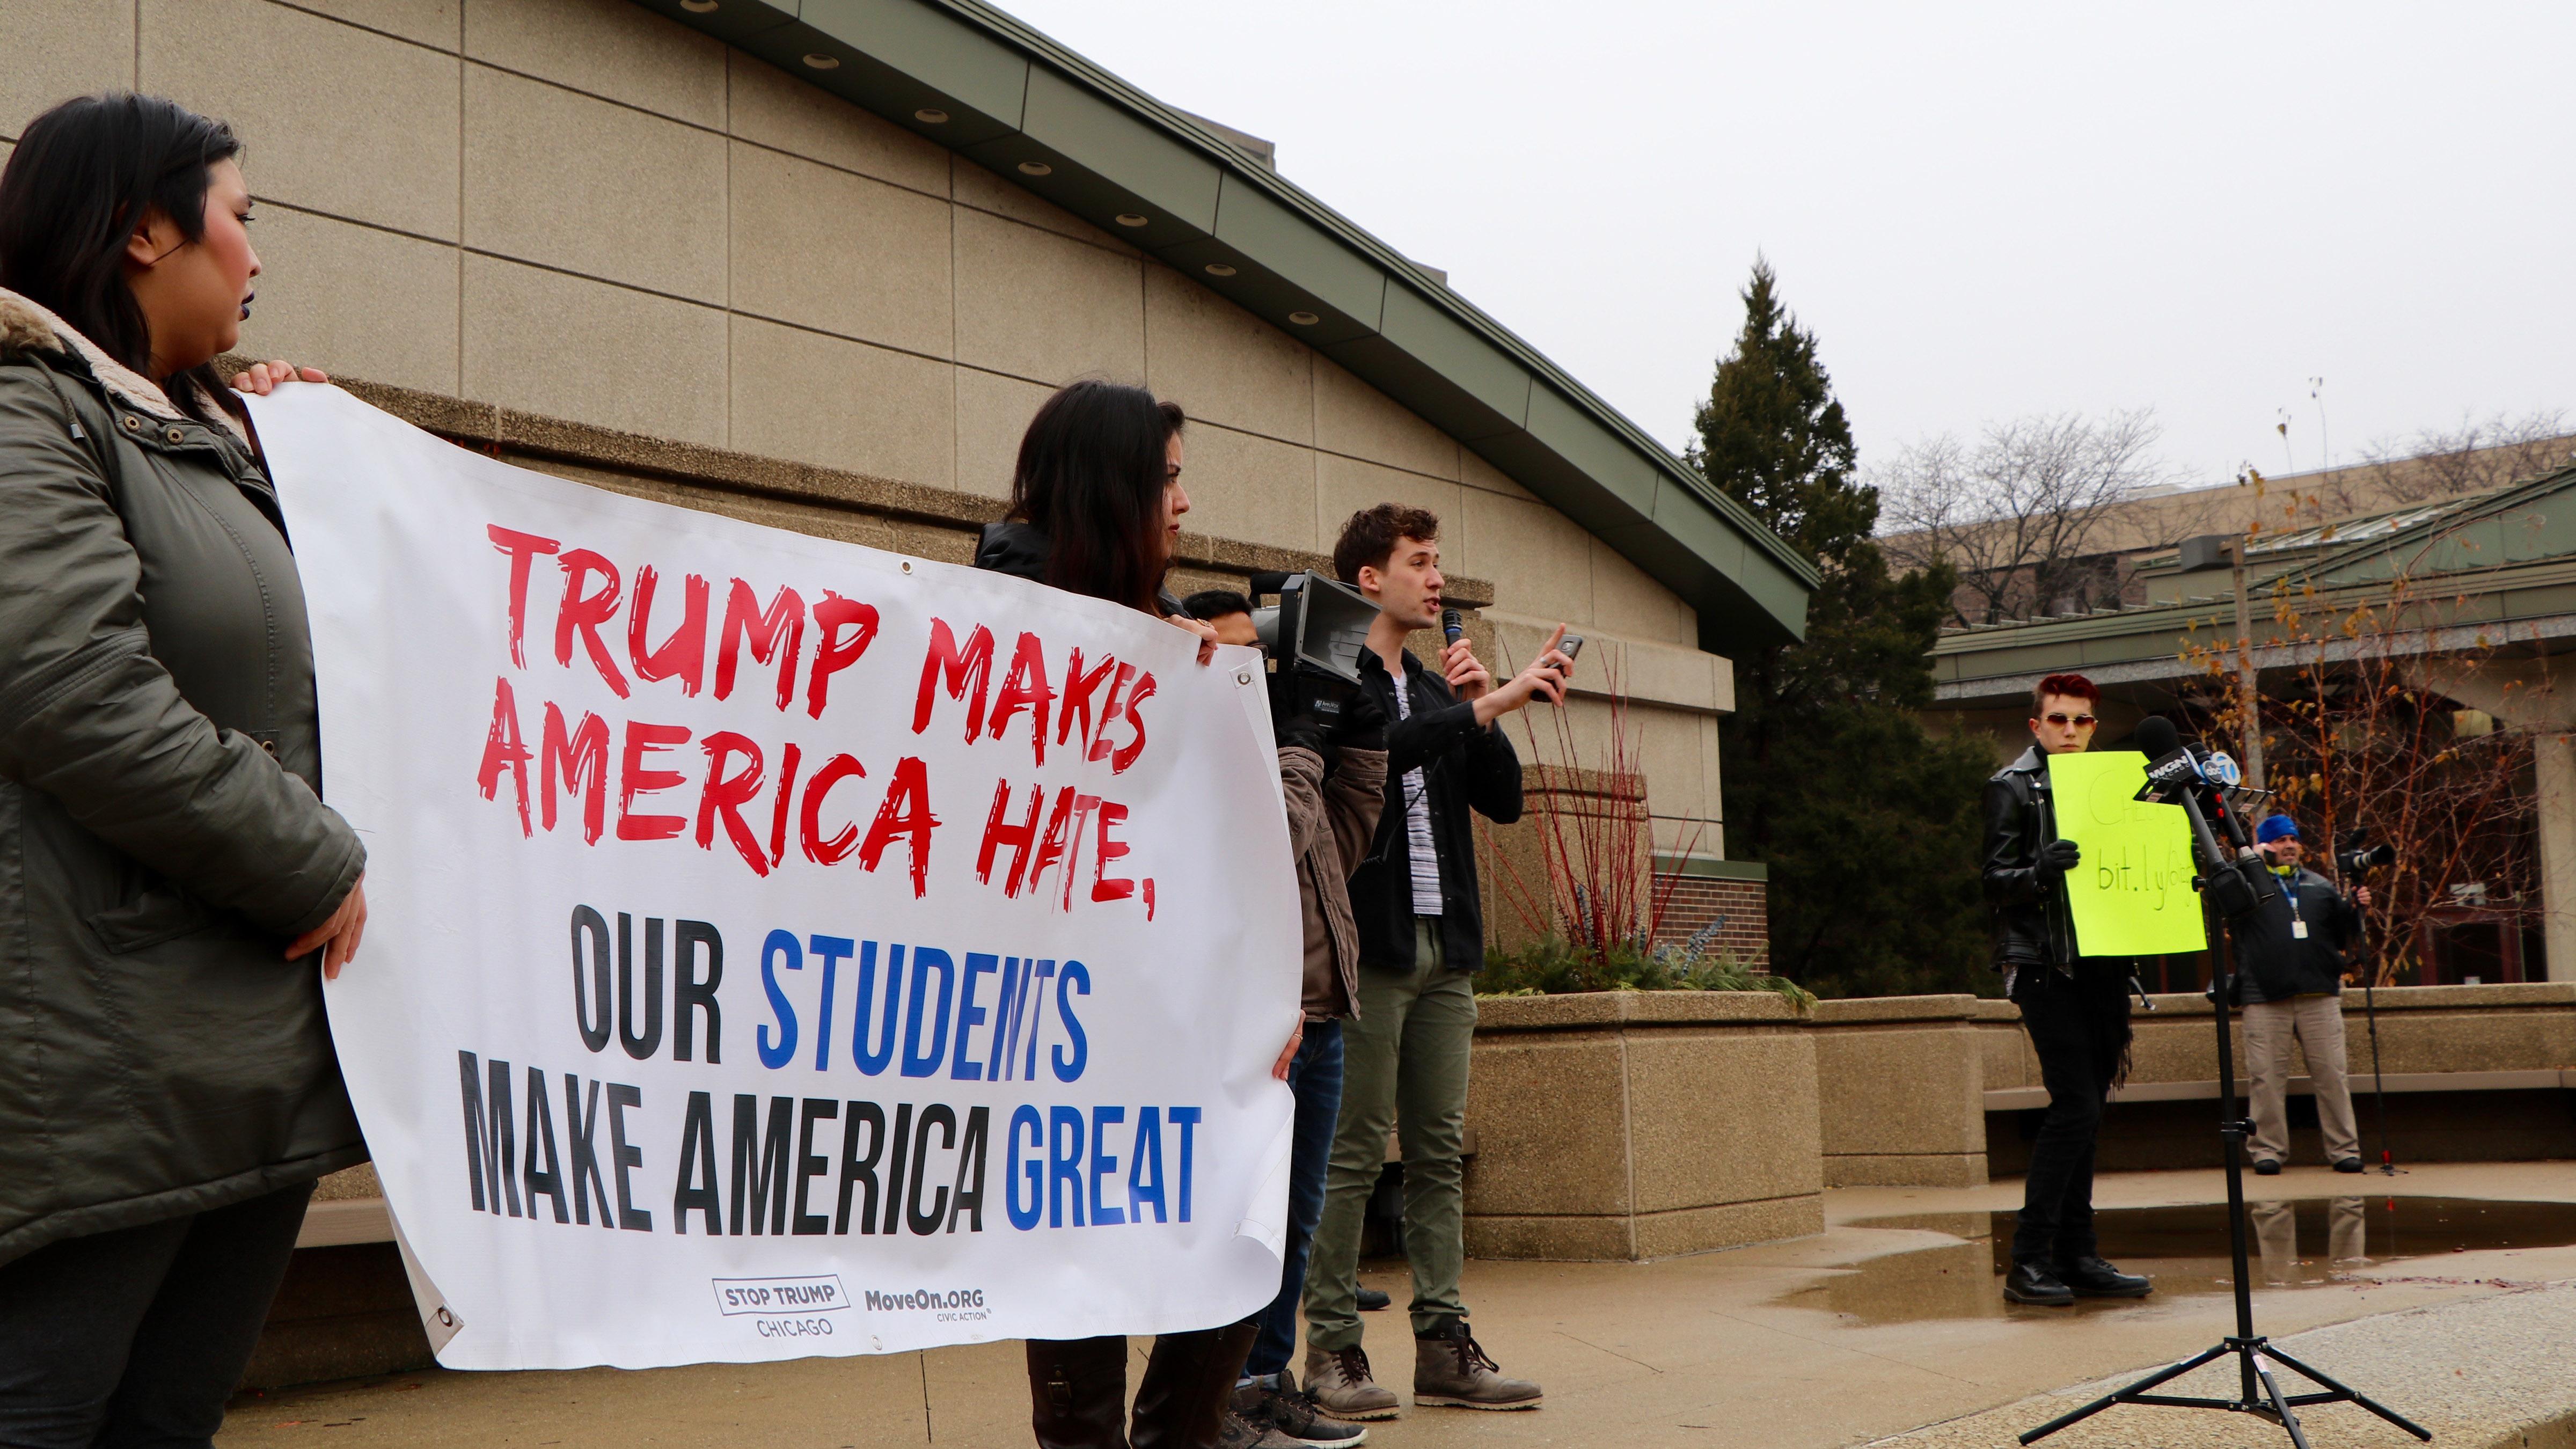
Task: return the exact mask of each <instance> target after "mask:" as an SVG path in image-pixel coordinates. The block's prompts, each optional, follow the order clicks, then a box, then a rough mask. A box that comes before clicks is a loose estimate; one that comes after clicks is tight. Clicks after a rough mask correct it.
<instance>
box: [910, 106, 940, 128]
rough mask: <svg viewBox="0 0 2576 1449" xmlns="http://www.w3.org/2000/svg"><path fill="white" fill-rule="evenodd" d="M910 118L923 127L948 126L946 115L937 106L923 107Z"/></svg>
mask: <svg viewBox="0 0 2576 1449" xmlns="http://www.w3.org/2000/svg"><path fill="white" fill-rule="evenodd" d="M912 118H913V119H914V120H916V121H919V122H920V123H921V124H923V125H925V126H945V125H947V124H948V113H947V112H946V111H943V110H941V109H939V108H938V107H937V106H924V107H922V108H921V109H920V110H917V111H915V112H913V113H912Z"/></svg>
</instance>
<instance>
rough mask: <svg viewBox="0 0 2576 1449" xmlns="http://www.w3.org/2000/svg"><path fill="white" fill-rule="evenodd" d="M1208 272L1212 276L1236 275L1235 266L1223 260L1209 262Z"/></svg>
mask: <svg viewBox="0 0 2576 1449" xmlns="http://www.w3.org/2000/svg"><path fill="white" fill-rule="evenodd" d="M1207 274H1208V275H1209V276H1211V277H1231V276H1233V275H1234V268H1232V267H1230V266H1227V265H1226V264H1225V263H1223V262H1210V263H1208V264H1207Z"/></svg>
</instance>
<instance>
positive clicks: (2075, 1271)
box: [2057, 1258, 2156, 1298]
mask: <svg viewBox="0 0 2576 1449" xmlns="http://www.w3.org/2000/svg"><path fill="white" fill-rule="evenodd" d="M2057 1281H2059V1282H2060V1283H2063V1284H2065V1285H2066V1286H2067V1288H2068V1289H2069V1290H2070V1291H2072V1292H2073V1293H2074V1294H2075V1295H2076V1296H2077V1297H2079V1298H2144V1297H2146V1296H2147V1295H2148V1294H2149V1293H2152V1292H2154V1291H2155V1286H2156V1285H2154V1284H2153V1283H2150V1282H2148V1281H2147V1280H2146V1279H2144V1278H2141V1277H2139V1276H2138V1275H2137V1274H2135V1273H2123V1272H2121V1271H2120V1270H2119V1269H2117V1268H2114V1267H2112V1266H2111V1265H2110V1264H2108V1263H2106V1262H2104V1261H2102V1260H2101V1259H2100V1258H2078V1259H2076V1260H2075V1261H2074V1262H2072V1263H2061V1264H2059V1265H2058V1267H2057Z"/></svg>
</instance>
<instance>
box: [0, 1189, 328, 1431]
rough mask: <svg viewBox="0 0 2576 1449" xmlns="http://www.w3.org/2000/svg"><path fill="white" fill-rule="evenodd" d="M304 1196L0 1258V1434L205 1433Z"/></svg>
mask: <svg viewBox="0 0 2576 1449" xmlns="http://www.w3.org/2000/svg"><path fill="white" fill-rule="evenodd" d="M312 1196H313V1184H311V1183H309V1182H305V1183H298V1184H296V1185H295V1186H293V1187H290V1188H283V1189H280V1190H279V1191H276V1192H272V1193H269V1194H268V1195H266V1196H264V1197H255V1198H252V1199H251V1200H250V1201H248V1202H241V1203H235V1204H233V1205H232V1206H230V1207H224V1208H217V1209H215V1210H214V1211H212V1212H203V1213H197V1214H194V1215H192V1216H188V1217H178V1218H170V1219H167V1220H165V1221H162V1222H157V1223H146V1224H144V1225H143V1226H141V1227H137V1228H122V1229H119V1230H118V1231H115V1232H112V1233H97V1234H93V1235H91V1236H89V1237H85V1238H70V1239H66V1240H64V1241H62V1242H59V1243H54V1244H52V1245H50V1246H47V1247H42V1248H38V1249H37V1250H36V1251H34V1252H32V1253H29V1254H28V1255H27V1256H25V1257H23V1258H20V1259H18V1260H17V1261H16V1262H13V1263H10V1264H9V1265H7V1266H6V1267H0V1445H5V1446H7V1449H91V1446H99V1449H128V1446H146V1445H149V1446H154V1449H161V1446H172V1449H176V1446H182V1445H187V1446H204V1445H211V1444H212V1443H213V1442H214V1436H215V1431H216V1430H217V1429H220V1428H222V1427H223V1422H224V1400H226V1399H228V1398H230V1397H231V1396H232V1392H233V1388H234V1386H235V1385H236V1384H239V1383H240V1382H241V1376H242V1369H243V1368H244V1367H245V1366H246V1365H248V1364H249V1362H250V1354H251V1349H252V1347H253V1346H254V1345H256V1344H257V1343H258V1342H259V1330H260V1326H261V1324H263V1323H265V1322H266V1321H267V1319H268V1304H269V1300H270V1299H271V1298H274V1297H276V1296H277V1285H278V1281H279V1280H280V1279H282V1278H284V1277H285V1276H286V1262H287V1259H288V1257H290V1256H291V1255H292V1254H293V1253H294V1251H295V1234H296V1231H297V1230H298V1229H299V1228H301V1227H302V1226H303V1225H304V1205H305V1203H306V1202H307V1201H308V1200H310V1199H311V1198H312Z"/></svg>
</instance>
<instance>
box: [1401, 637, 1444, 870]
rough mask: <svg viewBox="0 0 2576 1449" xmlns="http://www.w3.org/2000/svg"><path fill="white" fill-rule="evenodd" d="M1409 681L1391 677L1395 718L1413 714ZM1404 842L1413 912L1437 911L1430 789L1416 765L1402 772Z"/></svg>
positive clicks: (1436, 855)
mask: <svg viewBox="0 0 2576 1449" xmlns="http://www.w3.org/2000/svg"><path fill="white" fill-rule="evenodd" d="M1411 685H1412V680H1411V678H1410V676H1409V672H1407V671H1399V672H1398V673H1397V674H1396V676H1395V717H1396V718H1397V719H1400V720H1401V719H1411V718H1412V717H1413V690H1412V687H1411ZM1402 788H1403V790H1404V843H1405V848H1406V850H1407V851H1408V852H1409V853H1410V854H1411V856H1412V859H1413V913H1414V914H1415V915H1417V916H1436V915H1439V914H1440V856H1439V853H1438V852H1437V851H1435V850H1433V849H1432V846H1431V799H1430V795H1431V792H1430V790H1429V788H1428V787H1427V786H1425V785H1424V784H1423V783H1422V770H1421V768H1420V767H1419V766H1417V767H1415V768H1413V769H1410V770H1407V771H1405V772H1404V784H1403V787H1402Z"/></svg>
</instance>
